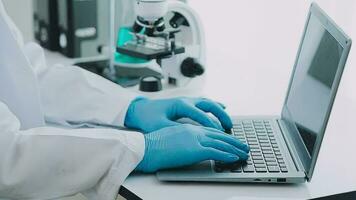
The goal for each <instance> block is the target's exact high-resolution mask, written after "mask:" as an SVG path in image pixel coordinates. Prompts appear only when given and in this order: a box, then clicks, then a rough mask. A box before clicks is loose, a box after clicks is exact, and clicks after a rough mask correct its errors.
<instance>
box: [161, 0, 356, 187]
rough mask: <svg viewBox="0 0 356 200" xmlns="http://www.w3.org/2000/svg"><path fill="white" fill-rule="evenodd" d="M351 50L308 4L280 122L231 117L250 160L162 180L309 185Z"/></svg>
mask: <svg viewBox="0 0 356 200" xmlns="http://www.w3.org/2000/svg"><path fill="white" fill-rule="evenodd" d="M350 48H351V39H350V38H349V37H348V36H347V35H346V34H345V33H344V32H343V31H342V30H341V29H340V28H339V27H338V26H337V25H336V24H335V23H334V22H333V21H332V20H331V19H330V18H329V17H328V16H327V15H326V14H325V13H324V12H323V11H322V10H321V9H320V8H319V7H318V5H317V4H315V3H313V4H312V5H311V7H310V11H309V14H308V18H307V22H306V25H305V30H304V34H303V37H302V41H301V44H300V47H299V51H298V54H297V59H296V62H295V65H294V70H293V73H292V77H291V80H290V84H289V89H288V92H287V96H286V99H285V102H284V106H283V109H282V113H281V116H279V117H274V116H271V117H258V116H251V117H232V119H233V124H234V126H233V130H232V131H231V134H232V135H233V136H235V137H236V138H238V139H240V140H241V141H243V142H245V143H247V144H249V146H250V149H251V151H250V158H249V159H248V160H247V161H246V162H243V163H241V162H239V163H233V164H226V163H220V162H216V161H205V162H202V163H199V164H197V165H194V166H189V167H185V168H179V169H171V170H163V171H160V172H158V173H157V177H158V179H159V180H161V181H209V182H258V183H302V182H306V181H310V180H311V178H312V176H313V171H314V168H315V164H316V161H317V158H318V154H319V150H320V147H321V143H322V140H323V137H324V133H325V130H326V127H327V123H328V119H329V116H330V112H331V109H332V106H333V102H334V99H335V96H336V93H337V90H338V86H339V83H340V79H341V76H342V73H343V70H344V66H345V63H346V60H347V57H348V54H349V51H350Z"/></svg>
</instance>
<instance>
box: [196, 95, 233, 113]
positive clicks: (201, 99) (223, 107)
mask: <svg viewBox="0 0 356 200" xmlns="http://www.w3.org/2000/svg"><path fill="white" fill-rule="evenodd" d="M199 101H211V100H210V99H208V98H200V99H198V100H196V102H199ZM214 102H215V103H216V104H218V105H219V106H220V107H221V108H222V109H224V110H225V109H226V106H225V105H224V104H223V103H221V102H218V101H214Z"/></svg>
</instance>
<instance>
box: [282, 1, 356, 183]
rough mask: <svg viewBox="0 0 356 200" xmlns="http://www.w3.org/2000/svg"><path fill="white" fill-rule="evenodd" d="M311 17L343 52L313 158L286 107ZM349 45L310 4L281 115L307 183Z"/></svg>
mask: <svg viewBox="0 0 356 200" xmlns="http://www.w3.org/2000/svg"><path fill="white" fill-rule="evenodd" d="M312 15H313V16H314V17H316V18H317V19H318V20H319V21H320V23H321V24H322V25H323V27H324V28H325V30H326V31H328V32H329V33H330V34H331V35H332V36H333V37H334V38H335V39H336V40H337V41H338V42H339V44H340V46H341V47H342V48H343V52H342V55H341V58H340V62H339V65H338V69H337V72H336V75H335V80H334V83H333V86H332V88H331V101H330V104H329V106H328V110H327V114H326V118H325V120H324V121H323V126H322V129H321V135H320V136H319V137H321V139H319V138H318V139H317V140H316V143H315V145H314V149H313V151H312V152H313V156H311V155H310V154H309V152H308V150H307V148H306V145H305V144H304V142H303V139H302V138H301V136H300V134H299V132H298V129H297V127H296V126H295V124H294V123H293V119H292V117H291V115H290V113H289V110H288V106H287V102H288V98H289V94H290V90H291V87H292V83H293V80H294V75H295V71H296V67H297V65H298V60H299V56H300V53H301V50H302V47H303V44H304V39H305V36H306V32H307V28H308V25H309V21H310V18H311V16H312ZM351 44H352V41H351V39H350V38H349V37H348V36H347V35H346V34H345V33H344V32H343V31H342V30H341V29H340V28H339V27H338V26H337V25H336V23H335V22H334V21H333V20H332V19H331V18H330V17H329V16H327V14H326V13H325V12H324V11H323V10H321V9H320V7H319V6H318V5H317V4H316V3H312V4H311V6H310V11H309V14H308V17H307V21H306V24H305V27H304V33H303V36H302V40H301V43H300V46H299V50H298V53H297V58H296V60H295V64H294V68H293V72H292V77H291V80H290V82H289V86H288V91H287V95H286V98H285V101H284V105H283V110H282V115H281V116H282V120H283V122H285V124H286V125H287V128H288V133H287V137H288V138H290V139H291V140H292V143H293V144H294V146H295V148H296V152H297V153H298V156H299V159H300V161H301V162H302V165H303V167H304V170H305V173H306V178H307V180H308V181H310V180H311V178H312V176H313V172H314V168H315V164H316V160H317V158H318V155H319V151H320V147H321V143H322V140H323V138H324V135H325V130H326V127H327V123H328V120H329V117H330V113H331V110H332V107H333V103H334V100H335V97H336V93H337V90H338V87H339V83H340V80H341V76H342V73H343V70H344V67H345V64H346V60H347V57H348V54H349V51H350V48H351Z"/></svg>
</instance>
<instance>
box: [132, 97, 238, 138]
mask: <svg viewBox="0 0 356 200" xmlns="http://www.w3.org/2000/svg"><path fill="white" fill-rule="evenodd" d="M207 113H212V114H213V115H214V116H215V117H217V118H218V119H219V121H220V122H217V121H216V120H214V119H213V118H212V117H210V116H209V115H208V114H207ZM181 118H189V119H192V120H193V121H195V122H198V123H199V124H201V125H203V126H205V127H210V128H215V129H219V130H224V129H225V130H230V129H231V128H232V121H231V118H230V117H229V115H228V114H227V113H226V112H225V111H224V107H223V106H222V105H221V104H218V103H216V102H214V101H211V100H209V99H205V98H187V97H182V98H173V99H161V100H150V99H145V98H137V99H136V100H134V101H133V102H132V103H131V105H130V107H129V109H128V111H127V114H126V119H125V126H126V127H128V128H133V129H139V130H142V131H144V132H146V133H147V132H152V131H156V130H159V129H161V128H165V127H169V126H176V125H180V124H181V123H178V122H176V120H178V119H181Z"/></svg>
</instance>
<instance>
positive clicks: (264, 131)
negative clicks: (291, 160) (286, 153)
mask: <svg viewBox="0 0 356 200" xmlns="http://www.w3.org/2000/svg"><path fill="white" fill-rule="evenodd" d="M231 134H232V135H233V136H235V137H236V138H237V139H239V140H240V141H242V142H244V143H247V144H248V145H249V146H250V157H249V159H248V160H247V161H244V162H237V163H231V164H227V163H222V162H218V161H215V165H214V166H215V167H214V169H215V171H216V172H219V173H221V172H224V173H226V172H232V173H255V172H256V173H287V172H288V169H287V166H286V163H285V161H284V158H283V156H282V153H281V151H280V148H279V147H278V144H277V141H276V138H275V134H274V131H273V128H272V125H271V121H270V120H243V121H238V122H236V123H235V124H234V126H233V130H232V132H231Z"/></svg>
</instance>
